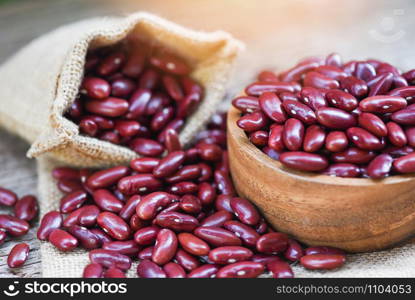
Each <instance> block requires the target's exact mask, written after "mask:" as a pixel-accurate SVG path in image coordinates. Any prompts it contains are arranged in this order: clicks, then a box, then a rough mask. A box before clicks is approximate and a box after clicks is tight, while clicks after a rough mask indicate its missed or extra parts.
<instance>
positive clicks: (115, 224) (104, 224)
mask: <svg viewBox="0 0 415 300" xmlns="http://www.w3.org/2000/svg"><path fill="white" fill-rule="evenodd" d="M97 223H98V225H99V226H100V227H101V228H102V229H103V230H104V231H105V232H106V233H107V234H108V235H109V236H110V237H112V238H113V239H116V240H126V239H128V237H129V236H130V234H131V230H130V227H129V226H128V225H127V223H125V221H124V220H123V219H121V218H120V217H119V216H117V215H116V214H114V213H111V212H102V213H100V214H99V215H98V218H97Z"/></svg>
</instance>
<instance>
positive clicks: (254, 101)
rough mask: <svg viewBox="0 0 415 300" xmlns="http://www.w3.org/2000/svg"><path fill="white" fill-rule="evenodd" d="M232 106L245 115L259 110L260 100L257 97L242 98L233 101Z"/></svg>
mask: <svg viewBox="0 0 415 300" xmlns="http://www.w3.org/2000/svg"><path fill="white" fill-rule="evenodd" d="M232 105H233V106H234V107H236V108H237V109H239V110H240V111H242V112H244V113H252V112H254V111H256V110H259V109H260V107H259V100H258V98H257V97H251V96H240V97H237V98H235V99H233V100H232Z"/></svg>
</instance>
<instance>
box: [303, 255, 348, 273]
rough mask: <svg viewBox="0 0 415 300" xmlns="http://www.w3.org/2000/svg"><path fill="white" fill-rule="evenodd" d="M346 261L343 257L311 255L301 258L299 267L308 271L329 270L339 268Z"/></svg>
mask: <svg viewBox="0 0 415 300" xmlns="http://www.w3.org/2000/svg"><path fill="white" fill-rule="evenodd" d="M345 261H346V257H345V256H344V255H338V254H337V255H334V254H312V255H305V256H303V257H301V259H300V262H301V265H302V266H304V267H305V268H307V269H310V270H331V269H335V268H339V267H341V266H342V265H343V264H344V262H345Z"/></svg>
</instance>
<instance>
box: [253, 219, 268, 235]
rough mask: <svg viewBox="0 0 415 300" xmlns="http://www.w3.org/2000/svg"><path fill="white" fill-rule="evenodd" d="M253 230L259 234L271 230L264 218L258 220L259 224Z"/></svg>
mask: <svg viewBox="0 0 415 300" xmlns="http://www.w3.org/2000/svg"><path fill="white" fill-rule="evenodd" d="M255 230H256V232H257V233H259V234H264V233H265V232H268V231H270V230H271V228H269V227H268V224H267V222H266V221H265V219H264V218H261V221H259V224H258V225H257V226H256V227H255Z"/></svg>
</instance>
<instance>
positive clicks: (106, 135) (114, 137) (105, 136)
mask: <svg viewBox="0 0 415 300" xmlns="http://www.w3.org/2000/svg"><path fill="white" fill-rule="evenodd" d="M99 139H101V140H103V141H107V142H110V143H113V144H116V145H118V144H120V143H121V137H120V134H119V133H118V132H117V131H104V132H102V133H101V134H99Z"/></svg>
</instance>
